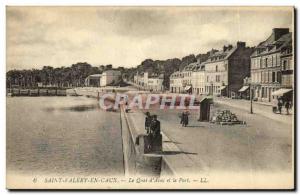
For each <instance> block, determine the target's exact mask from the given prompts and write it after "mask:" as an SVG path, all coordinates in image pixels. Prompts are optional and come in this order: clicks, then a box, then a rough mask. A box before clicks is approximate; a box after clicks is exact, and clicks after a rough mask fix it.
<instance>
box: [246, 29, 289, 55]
mask: <svg viewBox="0 0 300 195" xmlns="http://www.w3.org/2000/svg"><path fill="white" fill-rule="evenodd" d="M291 44H292V33H291V32H289V33H286V34H284V35H282V36H281V37H280V38H279V39H277V40H274V37H273V35H270V36H269V37H268V39H267V40H265V41H263V42H261V43H259V44H258V46H257V47H256V48H255V50H254V52H253V53H252V55H251V57H253V56H257V55H266V54H270V53H274V52H279V51H280V50H281V49H282V48H284V47H287V46H289V45H291Z"/></svg>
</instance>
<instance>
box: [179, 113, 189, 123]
mask: <svg viewBox="0 0 300 195" xmlns="http://www.w3.org/2000/svg"><path fill="white" fill-rule="evenodd" d="M189 115H190V113H189V111H187V110H185V111H183V112H182V113H181V116H180V118H181V120H180V124H181V125H182V126H183V127H186V126H187V125H188V124H189Z"/></svg>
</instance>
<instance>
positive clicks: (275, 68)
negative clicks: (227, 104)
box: [170, 28, 294, 102]
mask: <svg viewBox="0 0 300 195" xmlns="http://www.w3.org/2000/svg"><path fill="white" fill-rule="evenodd" d="M292 45H293V41H292V33H291V32H289V29H288V28H274V29H273V31H272V34H271V35H270V36H269V37H268V38H267V39H266V40H265V41H263V42H261V43H260V44H258V45H257V46H256V47H246V43H245V42H237V43H236V45H228V46H223V48H222V49H221V50H214V49H212V50H211V51H209V52H208V55H207V58H206V59H204V60H203V59H202V61H201V60H200V59H198V60H197V62H195V63H191V64H189V65H187V66H186V67H185V68H184V69H183V70H182V71H176V72H174V73H173V74H172V75H171V76H170V91H171V92H172V93H194V94H200V95H201V94H202V95H217V96H226V97H231V98H249V95H250V88H251V90H252V92H253V93H252V94H253V98H254V99H255V100H258V101H265V102H271V101H272V100H273V99H275V98H276V97H277V96H285V97H286V98H288V99H290V100H292V91H293V83H294V80H293V78H294V72H293V71H294V61H293V47H292Z"/></svg>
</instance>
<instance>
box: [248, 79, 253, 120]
mask: <svg viewBox="0 0 300 195" xmlns="http://www.w3.org/2000/svg"><path fill="white" fill-rule="evenodd" d="M249 90H250V114H253V104H252V102H253V91H252V87H251V82H249Z"/></svg>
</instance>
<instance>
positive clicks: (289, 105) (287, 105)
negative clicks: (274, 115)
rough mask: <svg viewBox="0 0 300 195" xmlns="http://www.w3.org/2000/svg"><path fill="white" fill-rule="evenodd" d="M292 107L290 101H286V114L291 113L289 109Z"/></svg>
mask: <svg viewBox="0 0 300 195" xmlns="http://www.w3.org/2000/svg"><path fill="white" fill-rule="evenodd" d="M290 107H291V104H290V101H286V103H285V108H286V114H287V115H289V109H290Z"/></svg>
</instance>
